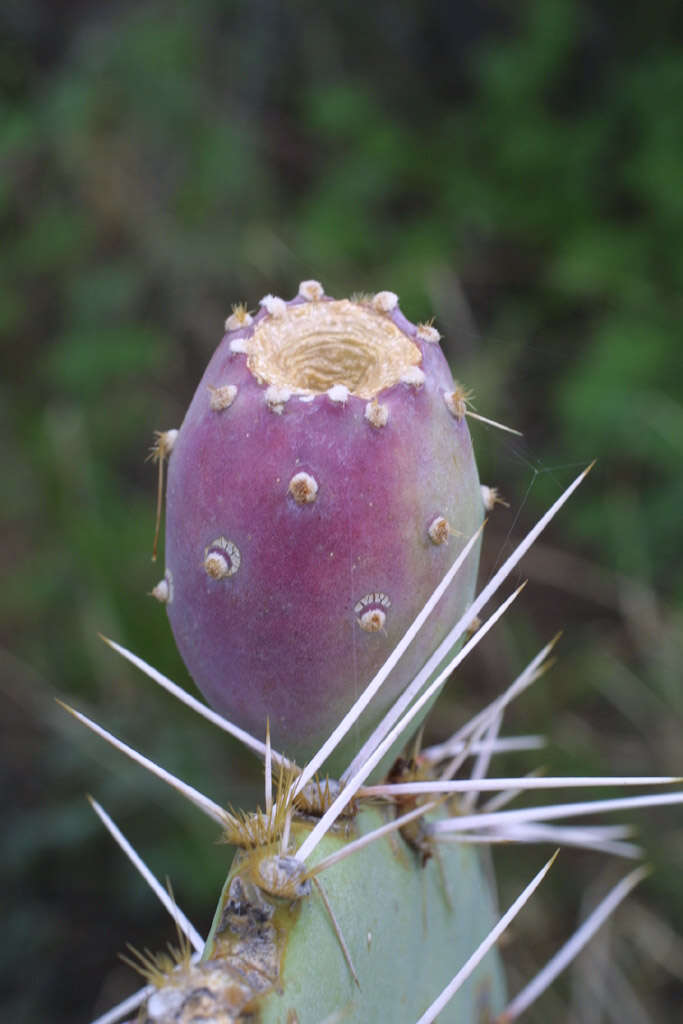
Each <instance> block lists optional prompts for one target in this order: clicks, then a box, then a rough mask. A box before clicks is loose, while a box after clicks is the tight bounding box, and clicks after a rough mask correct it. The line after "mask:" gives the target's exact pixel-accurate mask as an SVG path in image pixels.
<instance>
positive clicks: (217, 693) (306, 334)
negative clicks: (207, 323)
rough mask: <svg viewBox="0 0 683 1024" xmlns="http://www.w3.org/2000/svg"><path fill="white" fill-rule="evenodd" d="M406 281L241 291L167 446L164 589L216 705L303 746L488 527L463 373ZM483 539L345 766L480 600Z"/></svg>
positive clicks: (362, 728) (200, 681) (296, 750)
mask: <svg viewBox="0 0 683 1024" xmlns="http://www.w3.org/2000/svg"><path fill="white" fill-rule="evenodd" d="M438 342H439V333H438V331H437V330H436V329H435V328H434V327H433V326H432V325H430V324H422V325H415V324H412V323H411V322H410V321H408V320H407V319H406V318H405V316H404V315H403V314H402V313H401V311H400V309H399V305H398V299H397V297H396V295H395V294H394V293H393V292H388V291H384V292H379V293H378V294H376V295H375V296H374V297H367V298H360V299H356V300H351V299H341V300H337V299H332V298H330V297H328V296H326V295H325V294H324V290H323V288H322V286H321V285H320V284H319V283H318V282H316V281H304V282H303V283H302V284H301V286H300V288H299V293H298V295H297V296H296V297H295V298H294V299H293V300H291V301H289V302H285V301H284V300H283V299H281V298H278V297H275V296H272V295H267V296H265V297H264V298H263V299H262V300H261V304H260V309H259V312H258V313H257V314H256V315H253V316H252V314H250V313H249V312H247V310H246V308H245V307H244V306H236V307H234V309H233V313H232V315H231V316H230V317H228V319H227V321H226V333H225V336H224V338H223V340H222V341H221V343H220V345H219V346H218V349H217V350H216V352H215V353H214V355H213V357H212V359H211V361H210V363H209V365H208V367H207V369H206V372H205V374H204V377H203V379H202V381H201V383H200V384H199V387H198V388H197V391H196V393H195V395H194V398H193V399H192V402H191V404H190V407H189V409H188V411H187V414H186V416H185V419H184V421H183V423H182V425H181V427H180V429H179V430H178V431H177V432H174V431H168V432H166V433H165V434H162V435H161V440H160V442H159V445H158V449H159V453H160V455H161V456H162V458H163V457H164V456H167V457H168V481H167V497H166V574H165V577H164V579H163V580H162V581H161V582H160V583H159V584H157V586H156V587H155V589H154V591H153V593H154V595H155V596H156V597H157V598H159V599H160V600H162V601H163V602H164V603H165V605H166V608H167V611H168V616H169V619H170V622H171V627H172V629H173V633H174V635H175V638H176V642H177V644H178V647H179V649H180V652H181V655H182V657H183V659H184V661H185V663H186V665H187V667H188V669H189V671H190V674H191V675H192V677H193V678H194V680H195V682H196V683H197V685H198V686H199V688H200V689H201V690H202V692H203V693H204V695H205V696H206V698H207V699H208V701H209V702H210V703H211V704H212V705H213V706H214V707H215V708H216V709H217V710H218V711H219V712H220V713H221V714H223V715H225V716H226V717H227V718H229V719H230V720H232V721H234V722H236V723H237V724H238V725H240V726H241V727H242V728H245V729H248V730H250V731H251V732H252V733H254V734H255V735H258V736H263V735H264V732H265V723H266V719H269V721H270V727H271V730H272V735H273V743H274V745H275V746H276V747H277V748H279V749H280V750H282V751H283V752H284V753H286V754H287V755H288V756H290V757H292V758H294V759H306V758H308V757H309V756H310V755H311V753H312V752H313V751H314V750H316V749H317V748H318V747H319V746H320V744H321V742H322V741H323V740H324V739H325V738H326V737H327V736H328V735H329V733H330V732H331V730H332V728H333V726H334V725H335V723H336V722H337V721H338V720H339V719H340V717H342V716H343V715H344V714H345V713H346V712H347V711H348V709H349V707H350V706H351V704H352V703H353V701H354V699H355V698H356V697H357V696H358V694H359V693H360V692H361V691H362V689H363V688H364V687H365V685H366V684H367V682H368V681H369V680H370V679H371V678H372V677H373V676H374V674H375V673H376V672H377V670H378V669H379V668H380V666H381V665H382V664H383V662H384V661H385V660H386V658H387V657H388V656H389V654H390V653H391V651H392V649H393V648H394V647H395V646H396V643H397V642H398V640H399V639H400V637H401V636H402V635H403V634H404V633H405V631H406V629H407V628H408V626H409V625H410V623H411V622H412V620H413V619H414V617H415V615H416V614H417V613H418V611H419V610H420V608H421V607H422V606H423V605H424V603H425V601H426V599H427V598H428V596H429V595H430V594H431V593H432V591H433V590H434V588H435V587H436V586H437V584H438V583H439V582H440V580H441V579H442V578H443V576H444V575H445V573H446V572H447V570H448V569H449V567H450V566H451V565H452V564H453V562H454V561H455V559H456V557H457V556H458V554H459V553H460V551H461V550H462V547H463V546H464V544H465V542H466V541H467V540H468V539H469V538H470V537H471V536H472V535H473V534H474V533H475V532H476V530H477V529H478V528H479V526H480V524H481V522H482V519H483V514H484V500H483V498H482V492H481V488H480V485H479V480H478V476H477V469H476V465H475V462H474V456H473V453H472V446H471V442H470V437H469V432H468V428H467V424H466V421H465V412H466V409H467V400H468V395H467V393H466V392H464V391H463V389H462V388H460V387H458V386H457V385H456V384H455V382H454V381H453V378H452V376H451V372H450V370H449V367H448V364H447V362H446V360H445V358H444V356H443V354H442V352H441V350H440V346H439V344H438ZM477 562H478V546H477V547H476V548H475V549H474V550H473V551H472V553H471V555H470V556H469V558H468V560H467V561H466V563H465V564H464V565H463V567H462V569H461V570H460V571H459V573H458V577H457V580H456V583H455V584H454V586H453V587H452V588H451V589H450V591H449V593H448V594H447V595H446V596H445V597H444V598H443V599H442V601H441V602H440V604H439V607H438V608H437V610H436V612H435V614H434V615H433V616H432V618H431V619H430V622H429V624H428V626H427V627H426V629H425V630H424V631H423V633H422V635H421V637H420V639H419V641H418V642H416V643H415V644H414V645H413V646H412V648H411V650H410V652H409V653H408V654H407V655H406V656H405V658H404V659H402V663H401V667H400V669H397V670H395V671H394V672H392V674H391V675H390V676H389V678H388V679H387V681H386V683H385V684H384V686H383V687H382V691H381V692H380V693H379V694H378V695H377V697H376V698H375V700H374V701H373V703H372V705H371V707H370V708H369V709H368V710H367V712H366V714H365V715H364V717H363V718H362V720H361V721H360V723H359V725H358V726H357V727H356V728H355V730H354V732H353V733H352V735H351V737H350V738H349V740H348V742H347V744H346V745H345V746H342V747H341V748H340V750H339V751H338V753H337V756H336V759H335V760H332V761H330V762H328V764H327V767H328V769H329V770H330V771H331V772H332V773H335V772H338V771H339V770H340V769H341V767H342V765H344V764H346V763H348V760H349V757H350V755H351V754H352V753H353V752H354V750H355V749H357V748H358V746H359V744H360V743H361V742H362V741H363V740H364V739H365V738H366V737H367V736H368V735H369V733H370V731H371V730H372V728H373V727H374V726H375V725H376V724H377V722H378V720H379V718H380V717H381V716H382V715H383V713H384V712H385V711H386V709H387V708H388V707H389V706H390V705H391V703H392V702H393V701H394V699H395V698H396V696H397V694H398V693H400V692H401V691H402V690H403V689H404V687H405V685H406V683H407V681H408V680H409V679H411V678H413V676H414V675H415V673H416V672H417V671H419V669H420V668H421V667H422V665H423V664H424V663H425V661H426V660H427V658H428V657H429V655H430V654H431V653H432V651H433V650H434V649H435V648H436V647H437V646H438V644H439V643H440V642H441V640H442V639H443V637H444V636H445V635H446V633H447V631H448V628H449V626H450V625H452V623H453V621H454V620H456V619H457V618H459V617H460V615H462V613H463V612H464V611H465V609H466V608H467V605H468V604H469V602H470V601H471V600H472V598H473V594H474V586H475V580H476V573H477Z"/></svg>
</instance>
